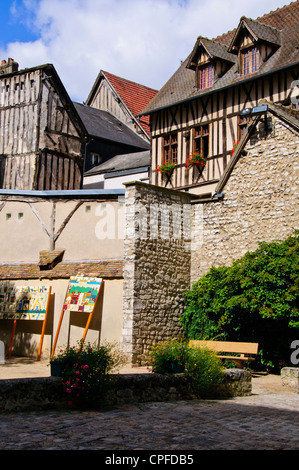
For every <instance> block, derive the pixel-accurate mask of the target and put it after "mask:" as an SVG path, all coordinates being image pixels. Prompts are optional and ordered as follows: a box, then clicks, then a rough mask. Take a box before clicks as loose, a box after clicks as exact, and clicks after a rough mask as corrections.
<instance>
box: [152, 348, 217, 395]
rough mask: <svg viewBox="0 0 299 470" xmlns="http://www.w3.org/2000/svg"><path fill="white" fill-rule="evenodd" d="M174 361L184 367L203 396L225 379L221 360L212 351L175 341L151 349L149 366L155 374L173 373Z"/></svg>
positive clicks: (195, 388) (195, 387)
mask: <svg viewBox="0 0 299 470" xmlns="http://www.w3.org/2000/svg"><path fill="white" fill-rule="evenodd" d="M173 361H174V362H176V363H177V364H180V365H181V366H183V371H184V373H185V374H186V375H187V376H188V377H190V378H191V380H192V384H193V387H194V390H195V391H196V392H197V393H199V394H200V395H202V396H204V394H205V393H207V392H208V390H209V388H210V387H211V386H212V385H216V384H218V383H220V382H221V380H222V378H223V366H222V363H221V360H220V359H219V358H218V357H217V356H216V354H215V352H214V351H211V350H210V349H207V348H190V347H189V346H188V344H186V343H185V342H184V341H181V340H175V339H173V340H170V341H164V342H161V343H158V344H156V345H155V346H153V347H152V348H151V351H150V363H149V365H152V371H153V372H156V373H158V374H167V373H170V372H172V367H171V363H172V362H173Z"/></svg>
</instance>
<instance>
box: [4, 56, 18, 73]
mask: <svg viewBox="0 0 299 470" xmlns="http://www.w3.org/2000/svg"><path fill="white" fill-rule="evenodd" d="M18 69H19V64H18V63H17V62H15V61H14V60H13V59H11V58H10V57H9V59H8V62H6V60H2V61H1V65H0V75H1V74H4V73H14V72H17V71H18Z"/></svg>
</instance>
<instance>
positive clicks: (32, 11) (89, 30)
mask: <svg viewBox="0 0 299 470" xmlns="http://www.w3.org/2000/svg"><path fill="white" fill-rule="evenodd" d="M289 3H291V1H288V0H250V2H242V1H241V0H0V5H1V13H0V15H1V30H0V60H2V59H6V60H7V58H8V57H12V58H13V59H14V60H16V61H17V62H18V63H19V66H20V69H22V68H27V67H34V66H37V65H41V64H45V63H52V64H53V65H54V67H55V68H56V70H57V72H58V74H59V76H60V78H61V79H62V81H63V83H64V86H65V87H66V90H67V91H68V93H69V95H70V96H71V98H72V99H74V100H76V101H79V102H82V101H84V100H86V99H87V97H88V94H89V91H90V89H91V87H92V85H93V83H94V81H95V79H96V77H97V75H98V73H99V71H100V70H101V69H102V70H107V71H109V72H111V73H114V74H116V75H119V76H121V77H124V78H127V79H129V80H133V81H136V82H138V83H142V84H144V85H147V86H150V87H152V88H155V89H159V88H161V87H162V86H163V85H164V83H166V81H167V80H168V79H169V78H170V77H171V75H172V74H173V73H174V72H175V71H176V70H177V68H178V67H179V65H180V62H181V61H182V60H184V59H185V58H186V57H187V56H188V54H189V53H190V51H191V50H192V48H193V46H194V44H195V41H196V39H197V37H198V36H199V35H201V36H205V37H208V38H211V39H212V38H214V37H216V36H218V35H220V34H222V33H225V32H227V31H229V30H231V29H234V28H235V27H236V26H237V25H238V22H239V20H240V18H241V16H243V15H245V16H248V17H250V18H253V19H255V18H257V17H259V16H262V15H264V14H266V13H269V12H270V11H273V10H276V9H277V8H281V7H282V6H284V5H287V4H289Z"/></svg>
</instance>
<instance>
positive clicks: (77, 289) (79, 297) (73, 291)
mask: <svg viewBox="0 0 299 470" xmlns="http://www.w3.org/2000/svg"><path fill="white" fill-rule="evenodd" d="M101 284H102V279H100V278H88V277H79V276H78V277H77V276H73V277H71V278H70V280H69V285H68V289H67V293H66V296H65V302H64V305H63V310H72V311H76V312H92V311H93V309H94V307H95V303H96V300H97V297H98V294H99V290H100V287H101Z"/></svg>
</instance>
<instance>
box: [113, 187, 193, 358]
mask: <svg viewBox="0 0 299 470" xmlns="http://www.w3.org/2000/svg"><path fill="white" fill-rule="evenodd" d="M190 198H191V196H190V195H188V194H187V193H183V192H179V191H171V190H168V189H165V188H160V187H157V186H152V185H148V184H144V183H140V182H134V183H129V184H126V198H125V220H126V227H125V240H124V304H123V311H124V326H123V333H122V348H123V349H124V351H125V352H126V353H127V354H128V356H129V358H130V361H131V363H132V364H133V365H142V364H145V363H146V361H147V359H148V349H149V348H150V346H151V345H153V344H155V343H157V342H159V341H162V340H166V339H170V338H171V337H176V336H179V335H180V334H181V327H180V324H179V318H180V317H181V315H182V313H183V300H184V296H183V293H184V292H185V291H186V290H187V289H189V286H190V259H191V253H190Z"/></svg>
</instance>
